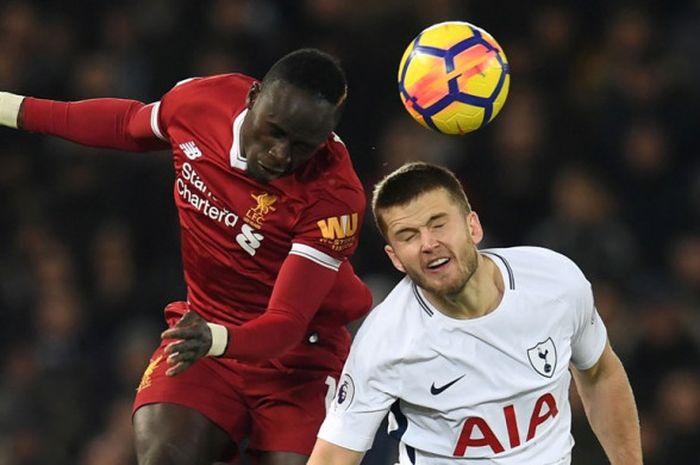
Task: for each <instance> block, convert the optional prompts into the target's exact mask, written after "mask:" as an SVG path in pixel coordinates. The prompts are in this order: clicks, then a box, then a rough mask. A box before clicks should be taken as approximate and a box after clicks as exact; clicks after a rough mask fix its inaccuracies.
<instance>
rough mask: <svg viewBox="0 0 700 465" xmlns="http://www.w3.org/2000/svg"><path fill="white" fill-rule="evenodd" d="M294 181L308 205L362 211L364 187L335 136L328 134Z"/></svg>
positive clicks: (342, 145) (343, 146) (363, 207)
mask: <svg viewBox="0 0 700 465" xmlns="http://www.w3.org/2000/svg"><path fill="white" fill-rule="evenodd" d="M295 182H296V184H297V185H298V186H300V187H303V190H302V191H301V192H303V195H304V196H305V197H306V198H307V200H308V201H309V203H312V204H317V205H320V204H326V205H332V206H333V207H334V208H339V209H340V210H341V211H353V212H358V213H362V212H363V211H364V209H365V205H366V202H367V198H366V195H365V190H364V187H363V185H362V182H361V181H360V178H359V177H358V176H357V173H356V172H355V169H354V167H353V165H352V160H351V158H350V154H349V152H348V149H347V147H346V146H345V144H344V143H343V142H342V140H341V139H340V138H339V137H338V136H337V135H336V134H335V133H331V135H330V136H329V137H328V139H327V140H326V143H325V144H324V145H323V146H322V147H321V148H320V149H319V152H318V153H317V154H316V155H315V156H314V158H313V159H312V160H311V161H310V163H308V164H307V165H306V166H305V167H303V168H302V169H300V170H299V172H298V173H297V174H296V175H295Z"/></svg>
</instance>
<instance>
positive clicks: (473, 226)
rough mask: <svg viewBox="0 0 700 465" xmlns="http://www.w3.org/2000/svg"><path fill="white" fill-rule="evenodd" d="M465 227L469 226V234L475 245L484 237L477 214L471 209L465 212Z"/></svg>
mask: <svg viewBox="0 0 700 465" xmlns="http://www.w3.org/2000/svg"><path fill="white" fill-rule="evenodd" d="M467 227H468V228H469V235H470V236H471V238H472V242H474V245H477V244H478V243H479V242H481V240H482V239H483V238H484V229H483V228H482V227H481V221H480V220H479V215H477V214H476V212H475V211H471V212H469V213H468V214H467Z"/></svg>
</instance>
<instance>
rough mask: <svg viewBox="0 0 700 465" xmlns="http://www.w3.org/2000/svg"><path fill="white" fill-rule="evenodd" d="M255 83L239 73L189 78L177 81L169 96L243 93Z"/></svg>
mask: <svg viewBox="0 0 700 465" xmlns="http://www.w3.org/2000/svg"><path fill="white" fill-rule="evenodd" d="M254 82H255V79H253V78H252V77H250V76H246V75H245V74H239V73H230V74H216V75H213V76H203V77H191V78H187V79H183V80H181V81H178V82H177V83H176V84H175V85H174V86H173V87H172V89H171V90H170V92H169V93H171V94H186V93H195V94H196V93H198V92H205V91H216V90H227V91H234V92H235V91H241V90H245V92H247V91H248V89H250V86H251V85H252V84H253V83H254Z"/></svg>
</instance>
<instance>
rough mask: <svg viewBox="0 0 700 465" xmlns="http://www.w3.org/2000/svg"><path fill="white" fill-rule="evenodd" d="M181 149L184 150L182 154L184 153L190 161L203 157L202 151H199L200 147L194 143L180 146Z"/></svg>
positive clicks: (190, 142)
mask: <svg viewBox="0 0 700 465" xmlns="http://www.w3.org/2000/svg"><path fill="white" fill-rule="evenodd" d="M180 149H181V150H182V153H184V154H185V156H186V157H187V158H189V159H190V160H196V159H197V158H199V157H201V156H202V151H201V150H199V147H197V145H196V144H195V143H194V142H193V141H189V142H185V143H184V144H180Z"/></svg>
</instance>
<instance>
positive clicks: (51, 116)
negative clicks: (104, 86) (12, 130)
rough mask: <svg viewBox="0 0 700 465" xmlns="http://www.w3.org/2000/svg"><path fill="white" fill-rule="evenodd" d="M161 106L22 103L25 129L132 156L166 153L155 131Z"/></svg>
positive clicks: (96, 102) (131, 102) (105, 100)
mask: <svg viewBox="0 0 700 465" xmlns="http://www.w3.org/2000/svg"><path fill="white" fill-rule="evenodd" d="M157 109H158V104H150V105H146V104H144V103H142V102H139V101H136V100H125V99H116V98H100V99H91V100H81V101H77V102H59V101H56V100H46V99H38V98H32V97H27V98H25V99H24V101H23V102H22V110H21V121H22V128H23V129H25V130H27V131H31V132H38V133H42V134H49V135H52V136H57V137H61V138H63V139H66V140H69V141H72V142H76V143H78V144H82V145H87V146H90V147H102V148H110V149H115V150H126V151H131V152H145V151H149V150H162V149H167V148H168V147H169V146H170V145H169V144H168V143H167V141H165V140H163V139H162V138H159V134H157V133H155V132H154V131H153V129H152V128H153V122H154V118H157Z"/></svg>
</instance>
